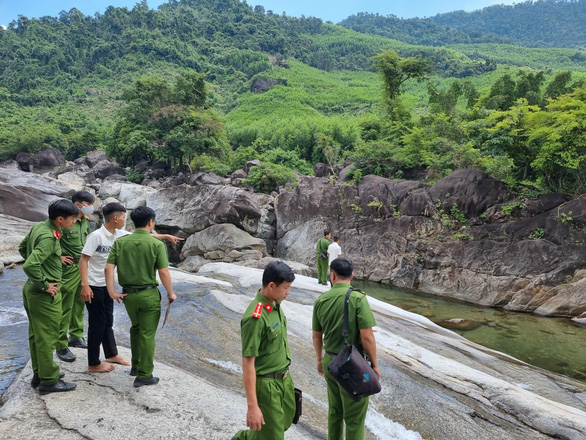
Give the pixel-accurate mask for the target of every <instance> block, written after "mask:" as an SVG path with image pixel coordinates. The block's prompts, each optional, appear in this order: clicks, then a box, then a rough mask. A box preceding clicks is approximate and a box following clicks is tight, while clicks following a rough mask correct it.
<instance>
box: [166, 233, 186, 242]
mask: <svg viewBox="0 0 586 440" xmlns="http://www.w3.org/2000/svg"><path fill="white" fill-rule="evenodd" d="M165 238H166V239H167V240H169V241H170V242H171V243H173V244H177V243H179V242H180V241H184V240H185V238H180V237H177V236H175V235H171V234H165Z"/></svg>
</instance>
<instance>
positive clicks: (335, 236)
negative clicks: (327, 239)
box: [332, 233, 340, 241]
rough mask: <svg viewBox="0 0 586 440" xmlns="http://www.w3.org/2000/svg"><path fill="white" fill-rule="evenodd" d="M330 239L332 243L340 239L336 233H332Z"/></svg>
mask: <svg viewBox="0 0 586 440" xmlns="http://www.w3.org/2000/svg"><path fill="white" fill-rule="evenodd" d="M332 239H333V240H334V241H338V240H339V239H340V234H338V233H334V235H333V237H332Z"/></svg>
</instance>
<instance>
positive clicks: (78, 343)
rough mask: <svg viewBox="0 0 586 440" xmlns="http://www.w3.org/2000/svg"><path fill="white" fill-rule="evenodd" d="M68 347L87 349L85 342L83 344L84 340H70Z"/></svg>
mask: <svg viewBox="0 0 586 440" xmlns="http://www.w3.org/2000/svg"><path fill="white" fill-rule="evenodd" d="M68 345H69V346H70V347H77V348H87V342H85V338H75V339H70V340H69V344H68Z"/></svg>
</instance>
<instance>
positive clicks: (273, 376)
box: [260, 370, 289, 379]
mask: <svg viewBox="0 0 586 440" xmlns="http://www.w3.org/2000/svg"><path fill="white" fill-rule="evenodd" d="M287 376H289V370H287V371H285V372H284V373H267V374H261V375H260V377H268V378H269V379H286V378H287Z"/></svg>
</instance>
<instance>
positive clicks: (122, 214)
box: [102, 203, 126, 229]
mask: <svg viewBox="0 0 586 440" xmlns="http://www.w3.org/2000/svg"><path fill="white" fill-rule="evenodd" d="M102 214H103V215H104V221H105V222H106V223H108V224H111V225H112V226H114V228H115V229H122V228H123V227H124V225H125V224H126V208H125V207H124V206H122V205H121V204H120V203H108V204H106V205H104V206H103V207H102Z"/></svg>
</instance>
